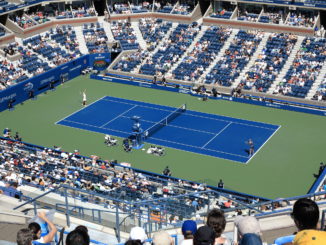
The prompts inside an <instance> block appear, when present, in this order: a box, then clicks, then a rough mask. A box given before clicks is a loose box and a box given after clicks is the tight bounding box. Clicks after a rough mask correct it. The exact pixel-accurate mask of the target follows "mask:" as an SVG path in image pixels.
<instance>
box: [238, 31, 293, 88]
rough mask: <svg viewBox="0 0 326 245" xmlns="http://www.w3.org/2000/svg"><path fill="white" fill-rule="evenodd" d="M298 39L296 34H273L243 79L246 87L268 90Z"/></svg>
mask: <svg viewBox="0 0 326 245" xmlns="http://www.w3.org/2000/svg"><path fill="white" fill-rule="evenodd" d="M296 41H297V36H294V35H289V34H283V33H281V34H271V35H270V36H269V38H268V41H267V44H266V47H265V48H264V50H263V51H262V53H261V54H260V55H259V57H258V59H257V60H256V61H255V64H254V65H253V66H252V67H251V68H250V69H249V71H248V72H247V73H246V75H245V79H243V80H242V81H241V82H242V83H243V84H244V85H245V86H244V88H245V89H251V88H252V87H255V88H256V90H257V91H260V92H266V91H267V90H268V89H269V87H270V86H271V84H272V83H273V82H274V81H275V79H276V77H277V75H278V74H279V72H280V71H281V69H282V68H283V66H284V64H285V62H286V60H287V58H288V57H289V55H290V53H291V51H292V49H293V47H294V45H295V43H296Z"/></svg>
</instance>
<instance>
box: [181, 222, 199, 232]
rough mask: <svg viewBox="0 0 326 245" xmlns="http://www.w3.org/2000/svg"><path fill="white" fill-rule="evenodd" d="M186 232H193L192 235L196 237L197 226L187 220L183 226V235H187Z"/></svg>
mask: <svg viewBox="0 0 326 245" xmlns="http://www.w3.org/2000/svg"><path fill="white" fill-rule="evenodd" d="M186 231H191V234H192V235H194V234H195V233H196V231H197V224H196V222H195V221H193V220H186V221H185V222H183V224H182V234H185V233H186Z"/></svg>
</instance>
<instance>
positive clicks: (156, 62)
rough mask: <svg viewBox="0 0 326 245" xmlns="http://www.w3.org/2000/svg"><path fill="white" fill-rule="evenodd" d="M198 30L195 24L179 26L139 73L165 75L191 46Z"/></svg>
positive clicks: (198, 27)
mask: <svg viewBox="0 0 326 245" xmlns="http://www.w3.org/2000/svg"><path fill="white" fill-rule="evenodd" d="M199 30H200V26H198V24H197V23H193V24H191V25H188V24H179V25H178V26H177V28H176V29H175V30H174V31H173V33H172V34H171V36H170V37H169V40H167V41H164V43H163V44H162V45H161V46H160V47H159V50H158V51H157V52H156V53H155V54H154V55H153V56H152V57H151V58H149V59H148V60H147V61H146V63H145V64H144V65H142V66H141V68H140V73H143V74H146V75H155V74H158V73H159V74H165V73H166V72H167V71H168V70H169V69H170V68H171V66H172V65H173V63H175V62H177V61H178V60H179V58H180V57H181V56H182V55H183V54H184V52H185V51H186V50H187V48H188V47H189V46H190V45H191V43H192V41H193V40H194V38H195V37H196V36H197V34H198V32H199Z"/></svg>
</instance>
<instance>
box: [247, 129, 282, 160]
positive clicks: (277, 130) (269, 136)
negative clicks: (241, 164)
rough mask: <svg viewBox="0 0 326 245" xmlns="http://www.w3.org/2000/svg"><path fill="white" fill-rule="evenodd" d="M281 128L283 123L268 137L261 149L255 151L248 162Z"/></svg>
mask: <svg viewBox="0 0 326 245" xmlns="http://www.w3.org/2000/svg"><path fill="white" fill-rule="evenodd" d="M280 128H281V125H280V126H278V128H277V129H276V130H275V132H274V133H272V134H271V136H269V137H268V139H267V140H266V141H265V142H264V144H262V145H261V146H260V147H259V149H258V150H257V151H255V153H254V154H253V155H252V156H251V157H250V158H249V159H248V161H246V164H248V162H250V160H251V158H253V157H254V156H255V155H256V154H257V153H258V151H260V149H261V148H263V146H264V145H265V144H266V143H267V142H268V141H269V140H270V139H271V138H272V137H273V136H274V134H276V132H277V131H278V130H279V129H280Z"/></svg>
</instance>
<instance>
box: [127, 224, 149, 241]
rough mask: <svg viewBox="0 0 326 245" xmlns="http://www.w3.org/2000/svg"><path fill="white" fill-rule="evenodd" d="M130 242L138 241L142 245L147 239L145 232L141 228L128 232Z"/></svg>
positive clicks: (134, 228)
mask: <svg viewBox="0 0 326 245" xmlns="http://www.w3.org/2000/svg"><path fill="white" fill-rule="evenodd" d="M130 239H131V240H140V241H141V242H142V243H143V242H144V241H145V240H146V239H147V235H146V232H145V230H144V229H143V228H141V227H133V228H132V229H131V231H130Z"/></svg>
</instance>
